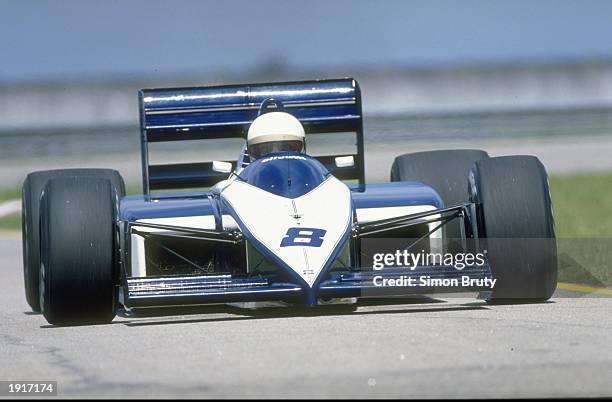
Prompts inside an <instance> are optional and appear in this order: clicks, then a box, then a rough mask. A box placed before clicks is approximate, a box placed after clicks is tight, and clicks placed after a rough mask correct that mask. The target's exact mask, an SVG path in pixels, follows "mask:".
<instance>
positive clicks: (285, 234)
mask: <svg viewBox="0 0 612 402" xmlns="http://www.w3.org/2000/svg"><path fill="white" fill-rule="evenodd" d="M139 96H140V121H141V150H142V179H143V180H142V183H143V194H142V195H130V196H126V194H125V186H124V183H123V179H122V178H121V176H120V175H119V173H118V172H117V171H115V170H110V169H65V170H50V171H39V172H34V173H31V174H29V175H28V176H27V178H26V180H25V182H24V185H23V209H22V211H23V216H22V219H23V225H22V226H23V257H24V277H25V289H26V296H27V301H28V303H29V305H30V306H31V308H32V309H33V310H34V311H40V312H42V313H43V314H44V317H45V318H46V319H47V321H48V322H49V323H51V324H55V325H75V324H90V323H108V322H110V321H112V320H113V318H114V317H115V315H116V313H117V311H118V309H123V310H125V311H128V312H129V311H136V312H137V311H138V310H139V309H144V308H150V307H167V306H186V305H206V304H214V303H235V302H256V301H283V302H286V303H288V304H290V305H301V306H313V307H314V306H317V305H318V304H321V303H323V302H327V301H330V300H334V299H337V298H361V297H370V296H375V297H381V296H402V295H406V294H413V293H432V292H433V293H440V292H453V293H456V292H465V291H469V292H479V295H480V297H481V298H483V299H485V300H487V301H490V302H508V301H510V302H525V301H527V302H536V301H543V300H546V299H548V298H550V297H551V295H552V293H553V292H554V290H555V287H556V263H557V257H556V245H555V234H554V222H553V215H552V204H551V198H550V193H549V189H548V180H547V175H546V172H545V169H544V167H543V165H542V164H541V163H540V161H539V160H538V159H537V158H535V157H533V156H503V157H489V156H488V155H487V153H486V152H484V151H480V150H444V151H430V152H418V153H408V154H404V155H401V156H398V157H397V158H395V160H394V161H393V163H392V166H391V182H389V183H378V184H370V183H368V184H366V182H365V176H366V175H365V163H364V133H363V120H362V119H363V116H362V107H361V93H360V89H359V85H358V84H357V82H356V81H355V80H354V79H336V80H317V81H304V82H288V83H268V84H254V85H236V86H217V87H194V88H168V89H147V90H142V91H140V94H139ZM279 111H282V112H283V113H288V114H290V115H292V116H294V117H295V118H297V120H298V121H299V123H300V124H301V125H302V126H303V128H304V131H305V133H306V134H305V135H306V142H308V138H310V137H313V136H317V135H320V134H327V135H332V136H334V135H335V134H336V133H341V134H343V136H342V138H346V135H347V134H351V138H353V139H354V141H351V142H350V143H347V144H346V146H347V147H348V148H350V150H348V151H347V152H346V153H342V154H326V155H309V154H307V153H305V152H294V151H287V150H280V151H278V150H276V151H274V150H273V151H272V152H268V153H265V154H262V155H258V157H257V158H255V157H253V155H249V151H248V147H247V146H244V147H243V149H242V151H240V150H238V149H237V150H236V153H237V154H239V155H238V158H237V160H236V161H200V162H197V163H174V164H155V165H154V164H150V162H149V144H151V143H160V142H169V141H190V140H203V141H214V140H218V139H226V138H239V139H246V136H247V132H248V130H249V128H250V126H251V125H252V123H253V121H254V120H255V119H256V118H257V117H258V116H263V115H265V114H266V113H272V112H279ZM334 138H336V137H334ZM337 138H340V137H338V136H337ZM396 245H401V247H396ZM395 249H397V252H396V253H395V254H393V250H395ZM411 250H414V251H415V252H416V253H421V254H423V255H424V254H428V255H442V256H444V255H447V254H451V255H458V254H460V253H468V252H469V253H472V254H474V255H480V256H482V257H481V258H480V259H478V258H476V259H471V260H469V261H468V259H464V260H462V264H461V267H460V268H459V267H458V266H457V264H456V263H452V264H449V263H445V261H444V260H442V259H440V260H436V259H435V258H434V261H433V262H432V261H428V262H429V263H426V264H423V263H419V264H412V265H410V266H408V264H405V263H404V264H402V263H399V264H398V263H397V261H396V260H393V261H394V263H391V259H393V258H390V259H389V261H387V258H386V257H385V259H384V262H386V263H387V262H388V263H389V264H388V265H387V266H385V267H384V269H381V268H380V267H376V266H375V264H373V261H374V259H375V258H374V257H375V255H386V256H388V255H392V256H393V255H395V256H400V254H401V253H404V252H406V251H411ZM382 251H385V253H382ZM402 255H405V254H402ZM381 261H383V260H381ZM412 261H414V260H412ZM419 261H421V262H423V261H427V260H426V259H422V260H419ZM378 262H380V261H378ZM411 278H412V279H411ZM424 278H425V279H426V280H423V279H424ZM458 278H461V279H462V280H461V281H460V282H459V281H457V283H458V284H459V285H458V286H447V285H448V283H452V282H450V281H452V280H455V279H458ZM466 278H467V279H466ZM400 279H401V281H400ZM485 279H486V280H485ZM411 281H412V283H416V284H417V285H418V286H416V285H415V286H408V285H406V284H407V283H410V282H411ZM400 282H401V283H402V284H403V286H397V284H399V283H400ZM493 283H494V286H491V285H492V284H493Z"/></svg>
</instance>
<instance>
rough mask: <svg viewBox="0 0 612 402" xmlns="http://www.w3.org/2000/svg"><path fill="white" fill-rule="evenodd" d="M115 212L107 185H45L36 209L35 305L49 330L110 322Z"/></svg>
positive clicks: (87, 181) (90, 181) (80, 181)
mask: <svg viewBox="0 0 612 402" xmlns="http://www.w3.org/2000/svg"><path fill="white" fill-rule="evenodd" d="M117 210H118V208H117V196H116V194H115V192H114V191H113V188H112V185H111V182H110V181H109V180H107V179H100V178H92V177H78V176H77V177H61V178H56V179H51V180H49V181H48V182H47V185H46V186H45V189H44V190H43V194H42V198H41V209H40V217H41V220H40V234H41V255H40V259H41V267H40V303H41V310H42V313H43V315H44V316H45V318H46V319H47V321H48V322H49V323H50V324H54V325H81V324H100V323H108V322H110V321H112V319H113V318H114V316H115V313H116V304H117V303H116V293H117V292H116V286H115V285H116V284H117V276H118V275H117V272H118V269H117V258H116V257H115V256H116V250H117V244H116V243H117V235H116V234H117V231H116V219H117Z"/></svg>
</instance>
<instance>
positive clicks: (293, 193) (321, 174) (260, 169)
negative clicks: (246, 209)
mask: <svg viewBox="0 0 612 402" xmlns="http://www.w3.org/2000/svg"><path fill="white" fill-rule="evenodd" d="M327 176H329V171H328V170H327V169H326V168H325V166H324V165H323V164H322V163H321V162H319V161H318V160H316V159H315V158H312V157H310V156H308V155H306V154H303V153H299V152H275V153H270V154H267V155H265V156H262V157H261V158H259V159H256V160H255V161H254V162H251V164H250V165H249V166H247V167H246V168H244V170H242V171H241V172H240V174H239V177H240V179H242V180H244V181H245V182H247V183H249V184H251V185H253V186H255V187H258V188H260V189H262V190H265V191H268V192H270V193H272V194H275V195H278V196H281V197H286V198H297V197H300V196H302V195H304V194H306V193H308V192H309V191H310V190H313V189H314V188H316V187H317V186H318V185H319V184H321V183H323V181H325V179H326V178H327Z"/></svg>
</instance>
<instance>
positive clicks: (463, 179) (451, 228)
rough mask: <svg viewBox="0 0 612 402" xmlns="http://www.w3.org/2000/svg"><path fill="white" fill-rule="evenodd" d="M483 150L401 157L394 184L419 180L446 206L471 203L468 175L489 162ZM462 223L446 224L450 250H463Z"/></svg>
mask: <svg viewBox="0 0 612 402" xmlns="http://www.w3.org/2000/svg"><path fill="white" fill-rule="evenodd" d="M488 158H489V155H488V154H487V153H486V152H485V151H481V150H479V149H456V150H442V151H426V152H415V153H411V154H405V155H401V156H398V157H397V158H395V160H394V161H393V165H392V166H391V181H418V182H421V183H424V184H426V185H428V186H429V187H431V188H433V189H434V190H436V192H437V193H438V195H439V196H440V198H442V201H443V202H444V206H447V207H448V206H452V205H457V204H465V203H467V202H469V198H470V195H469V192H468V173H469V171H470V169H471V168H472V166H473V165H474V163H475V162H477V161H479V160H483V159H488ZM460 224H461V222H460V221H459V220H457V219H454V220H453V221H451V222H448V223H447V224H446V225H444V236H445V238H446V241H445V244H446V250H447V251H449V252H453V251H456V252H458V251H460V250H461V242H460V239H461V238H462V236H463V234H462V229H461V226H460Z"/></svg>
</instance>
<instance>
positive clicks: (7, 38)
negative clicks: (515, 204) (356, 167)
mask: <svg viewBox="0 0 612 402" xmlns="http://www.w3.org/2000/svg"><path fill="white" fill-rule="evenodd" d="M601 58H604V59H610V58H612V1H605V0H602V1H594V0H592V1H591V0H581V1H578V0H572V1H570V0H506V1H500V0H463V1H451V0H429V1H420V0H419V1H417V0H415V1H411V0H404V1H390V0H389V1H375V0H370V1H358V0H354V1H340V0H337V1H330V0H328V1H322V0H315V1H312V0H309V1H304V0H302V1H297V0H284V1H281V0H278V1H277V0H260V1H246V0H244V1H238V0H224V1H213V0H210V1H204V0H202V1H187V0H182V1H181V0H172V1H169V0H168V1H161V0H148V1H146V0H132V1H130V0H125V1H117V0H106V1H99V0H80V1H75V0H62V1H44V0H40V1H33V0H32V1H28V0H0V82H9V83H10V82H22V81H44V80H64V79H75V78H77V79H78V78H82V77H97V76H121V75H124V76H126V75H131V76H134V75H147V76H152V75H153V76H154V75H156V74H158V75H163V76H168V75H173V74H175V75H177V74H183V73H197V72H207V71H215V70H216V71H219V70H221V71H223V70H228V71H234V72H236V71H238V72H239V71H248V70H250V69H255V68H260V67H261V66H262V65H263V66H265V65H270V66H275V65H277V66H278V65H282V66H286V67H288V68H296V69H329V68H342V67H348V66H350V67H351V68H359V67H367V68H396V67H398V66H400V67H406V66H421V67H422V66H448V65H457V64H478V63H491V62H508V61H510V62H516V61H530V60H535V61H539V62H541V61H548V60H564V59H570V60H581V59H601Z"/></svg>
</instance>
